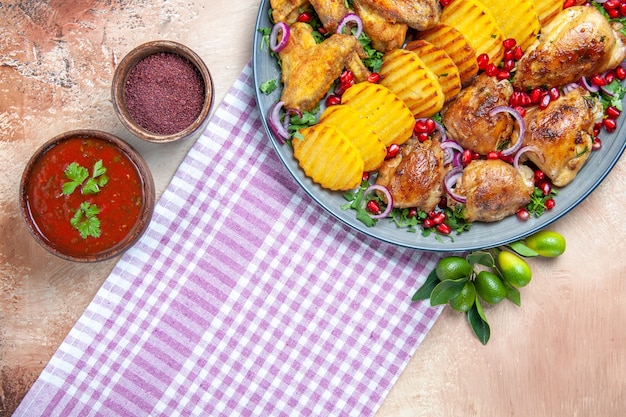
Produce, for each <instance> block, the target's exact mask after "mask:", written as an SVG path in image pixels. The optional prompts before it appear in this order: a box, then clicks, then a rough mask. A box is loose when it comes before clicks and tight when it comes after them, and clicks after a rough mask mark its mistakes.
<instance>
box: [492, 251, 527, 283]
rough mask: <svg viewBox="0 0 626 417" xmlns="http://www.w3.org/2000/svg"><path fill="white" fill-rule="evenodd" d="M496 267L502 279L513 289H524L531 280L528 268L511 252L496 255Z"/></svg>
mask: <svg viewBox="0 0 626 417" xmlns="http://www.w3.org/2000/svg"><path fill="white" fill-rule="evenodd" d="M498 266H499V268H500V272H502V276H503V277H504V279H505V280H507V281H508V282H509V284H511V285H513V286H514V287H524V286H526V285H528V283H529V282H530V279H531V278H532V271H531V270H530V266H528V264H527V263H526V261H524V260H523V259H522V258H520V257H519V256H517V255H515V254H514V253H512V252H509V251H505V250H503V251H501V252H500V253H499V254H498Z"/></svg>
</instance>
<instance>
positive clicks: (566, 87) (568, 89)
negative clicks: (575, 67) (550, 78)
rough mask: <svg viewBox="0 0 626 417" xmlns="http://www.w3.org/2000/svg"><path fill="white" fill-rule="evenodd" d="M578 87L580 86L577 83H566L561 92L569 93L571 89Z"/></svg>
mask: <svg viewBox="0 0 626 417" xmlns="http://www.w3.org/2000/svg"><path fill="white" fill-rule="evenodd" d="M578 87H580V85H579V84H578V83H569V84H566V85H565V86H563V93H564V94H566V95H567V94H569V93H571V92H572V91H574V90H575V89H577V88H578Z"/></svg>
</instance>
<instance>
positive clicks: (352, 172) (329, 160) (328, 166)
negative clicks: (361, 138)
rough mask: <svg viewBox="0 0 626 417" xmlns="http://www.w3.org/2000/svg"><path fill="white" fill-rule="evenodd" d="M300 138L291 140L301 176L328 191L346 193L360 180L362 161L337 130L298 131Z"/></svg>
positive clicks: (320, 126)
mask: <svg viewBox="0 0 626 417" xmlns="http://www.w3.org/2000/svg"><path fill="white" fill-rule="evenodd" d="M300 133H301V134H302V136H303V137H304V139H299V138H294V139H293V140H292V141H291V143H292V145H293V155H294V157H295V158H296V159H297V160H298V163H299V164H300V167H301V168H302V170H303V171H304V173H305V174H306V175H307V176H308V177H310V178H311V179H312V180H313V181H314V182H316V183H318V184H319V185H321V186H322V187H324V188H327V189H329V190H335V191H336V190H350V189H352V188H355V187H357V186H358V185H359V184H360V183H361V180H362V178H363V158H361V154H360V153H359V150H358V149H357V148H356V146H354V144H352V142H351V141H350V139H348V137H347V136H346V135H345V134H343V133H342V132H341V131H339V130H337V129H335V128H334V127H331V126H328V125H325V124H316V125H314V126H311V127H307V128H304V129H300Z"/></svg>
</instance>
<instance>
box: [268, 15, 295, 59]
mask: <svg viewBox="0 0 626 417" xmlns="http://www.w3.org/2000/svg"><path fill="white" fill-rule="evenodd" d="M281 32H282V37H281V39H280V42H279V41H278V35H279V34H280V33H281ZM290 34H291V29H289V25H288V24H287V23H285V22H278V23H276V24H275V25H274V27H273V28H272V32H270V49H271V50H272V51H273V52H280V51H282V50H283V49H284V48H285V46H287V42H289V35H290Z"/></svg>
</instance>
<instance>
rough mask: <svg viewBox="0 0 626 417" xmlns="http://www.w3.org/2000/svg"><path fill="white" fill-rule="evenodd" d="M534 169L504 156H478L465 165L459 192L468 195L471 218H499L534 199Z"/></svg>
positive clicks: (467, 215)
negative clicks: (510, 161) (516, 164)
mask: <svg viewBox="0 0 626 417" xmlns="http://www.w3.org/2000/svg"><path fill="white" fill-rule="evenodd" d="M532 176H533V173H532V170H530V169H524V170H523V171H522V170H521V169H520V170H517V169H515V168H514V167H513V165H511V164H508V163H506V162H504V161H502V160H500V159H477V160H474V161H472V162H471V163H470V164H469V165H468V166H466V167H465V169H463V175H462V176H461V178H460V179H459V181H458V182H457V186H456V192H457V193H458V194H459V195H462V196H465V198H466V199H467V202H466V203H465V210H464V218H465V220H466V221H468V222H476V221H478V222H496V221H500V220H502V219H504V218H505V217H507V216H510V215H512V214H514V213H515V212H517V210H518V209H519V208H521V207H524V206H526V205H527V204H528V203H530V195H531V193H532V192H533V190H534V184H533V178H532Z"/></svg>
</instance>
